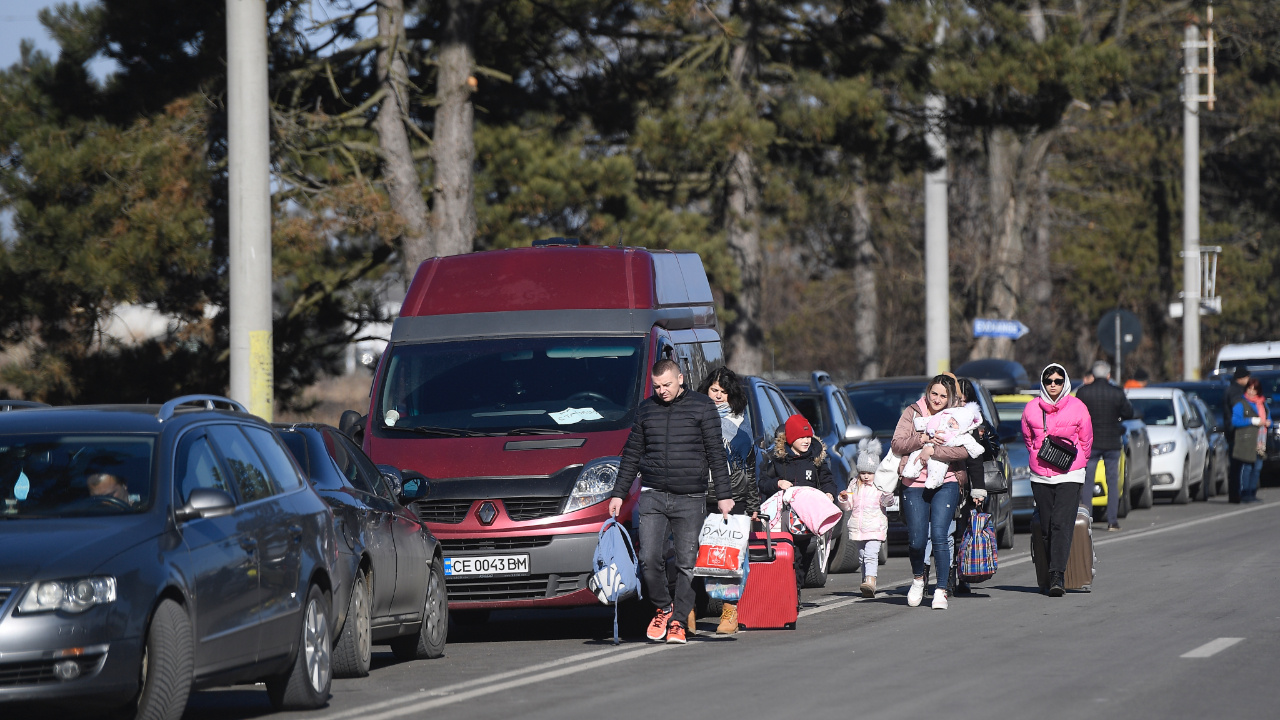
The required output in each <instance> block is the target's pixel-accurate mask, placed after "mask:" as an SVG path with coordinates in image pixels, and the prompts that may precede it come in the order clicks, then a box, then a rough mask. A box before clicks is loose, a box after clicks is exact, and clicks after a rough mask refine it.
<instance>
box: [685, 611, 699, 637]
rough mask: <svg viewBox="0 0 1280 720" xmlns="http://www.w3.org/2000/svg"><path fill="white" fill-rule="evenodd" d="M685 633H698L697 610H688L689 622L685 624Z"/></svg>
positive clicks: (691, 634) (690, 634) (692, 634)
mask: <svg viewBox="0 0 1280 720" xmlns="http://www.w3.org/2000/svg"><path fill="white" fill-rule="evenodd" d="M685 633H686V634H687V635H689V636H690V637H692V636H694V635H697V634H698V611H697V610H690V611H689V623H688V624H687V625H685Z"/></svg>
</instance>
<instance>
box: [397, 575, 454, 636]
mask: <svg viewBox="0 0 1280 720" xmlns="http://www.w3.org/2000/svg"><path fill="white" fill-rule="evenodd" d="M448 636H449V594H448V591H447V590H446V589H445V586H444V561H443V560H441V559H440V558H435V559H433V560H432V561H431V576H430V577H429V578H427V602H426V606H425V608H424V610H423V612H422V624H421V625H419V626H418V632H416V633H414V634H412V635H402V636H400V637H398V638H396V639H394V640H392V641H391V652H392V653H394V654H395V656H396V659H397V660H402V661H403V660H428V659H433V658H438V657H440V656H442V655H444V644H445V640H446V639H447V638H448Z"/></svg>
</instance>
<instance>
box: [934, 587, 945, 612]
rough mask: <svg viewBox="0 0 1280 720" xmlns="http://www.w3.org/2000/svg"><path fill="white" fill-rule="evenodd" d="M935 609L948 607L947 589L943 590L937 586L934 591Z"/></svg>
mask: <svg viewBox="0 0 1280 720" xmlns="http://www.w3.org/2000/svg"><path fill="white" fill-rule="evenodd" d="M933 609H934V610H946V609H947V591H946V590H943V589H942V588H937V589H935V590H934V591H933Z"/></svg>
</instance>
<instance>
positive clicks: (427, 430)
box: [384, 425, 490, 437]
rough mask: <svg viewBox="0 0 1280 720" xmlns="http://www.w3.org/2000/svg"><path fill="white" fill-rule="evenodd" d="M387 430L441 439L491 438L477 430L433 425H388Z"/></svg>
mask: <svg viewBox="0 0 1280 720" xmlns="http://www.w3.org/2000/svg"><path fill="white" fill-rule="evenodd" d="M384 429H386V430H396V431H399V432H411V433H418V434H419V435H437V436H439V437H489V436H490V435H489V433H483V432H479V431H477V430H460V429H457V428H443V427H432V426H431V425H406V426H404V427H400V426H398V425H387V426H385V427H384Z"/></svg>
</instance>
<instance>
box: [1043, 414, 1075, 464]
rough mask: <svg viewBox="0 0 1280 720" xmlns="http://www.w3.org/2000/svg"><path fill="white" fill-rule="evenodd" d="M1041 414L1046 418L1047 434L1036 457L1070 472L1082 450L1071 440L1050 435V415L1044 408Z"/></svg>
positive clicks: (1045, 427) (1045, 428)
mask: <svg viewBox="0 0 1280 720" xmlns="http://www.w3.org/2000/svg"><path fill="white" fill-rule="evenodd" d="M1040 414H1041V416H1042V417H1043V418H1044V430H1045V436H1044V442H1043V443H1041V445H1040V452H1038V453H1036V458H1037V459H1039V460H1040V462H1042V463H1044V464H1045V465H1048V466H1049V467H1051V468H1053V469H1055V470H1057V471H1058V472H1062V473H1065V472H1069V471H1070V470H1071V464H1072V463H1074V462H1075V461H1076V454H1077V453H1079V452H1080V450H1079V449H1078V448H1077V447H1076V446H1075V444H1074V443H1072V442H1071V441H1070V440H1068V439H1066V438H1062V437H1058V436H1057V435H1050V434H1049V415H1048V413H1046V412H1045V411H1044V408H1040Z"/></svg>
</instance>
